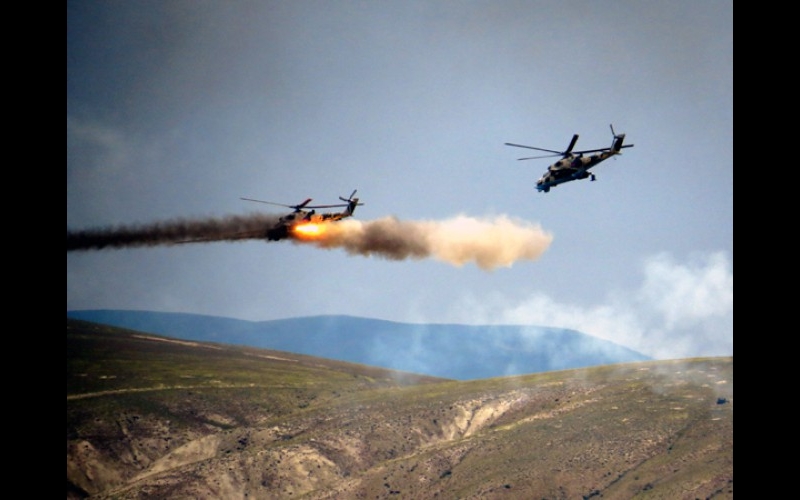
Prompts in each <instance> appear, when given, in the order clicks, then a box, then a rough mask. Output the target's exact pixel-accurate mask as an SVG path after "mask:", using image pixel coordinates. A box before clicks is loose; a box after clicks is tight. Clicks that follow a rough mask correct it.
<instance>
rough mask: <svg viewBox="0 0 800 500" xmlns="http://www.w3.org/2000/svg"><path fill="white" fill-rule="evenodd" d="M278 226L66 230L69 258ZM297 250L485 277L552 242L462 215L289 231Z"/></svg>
mask: <svg viewBox="0 0 800 500" xmlns="http://www.w3.org/2000/svg"><path fill="white" fill-rule="evenodd" d="M278 223H279V217H278V216H275V215H264V214H253V215H247V216H238V215H235V216H228V217H222V218H208V219H177V220H172V221H164V222H154V223H150V224H142V225H129V226H117V227H107V228H100V229H89V230H82V231H70V230H67V251H68V252H69V251H73V250H91V249H94V250H98V249H103V248H128V247H143V246H156V245H174V244H179V243H208V242H215V241H244V240H251V239H258V240H263V241H267V231H268V230H269V229H271V228H273V227H275V226H276V224H278ZM286 238H287V239H289V240H290V241H292V242H293V243H295V244H309V245H315V246H317V247H319V248H324V249H334V248H341V249H344V250H345V251H346V252H347V253H349V254H350V255H363V256H367V257H369V256H377V257H382V258H385V259H389V260H406V259H425V258H435V259H437V260H440V261H442V262H447V263H449V264H452V265H454V266H463V265H464V264H466V263H469V262H474V263H475V265H477V266H478V267H480V268H481V269H483V270H492V269H495V268H497V267H510V266H511V265H513V264H514V263H515V262H517V261H519V260H536V259H538V258H539V257H540V256H541V255H542V254H543V253H544V252H545V250H547V248H548V247H549V246H550V243H551V242H552V241H553V237H552V236H551V235H550V234H549V233H547V232H545V231H543V230H542V229H541V228H540V227H539V226H538V225H533V224H530V223H528V222H524V221H519V220H512V219H510V218H509V217H507V216H497V217H494V218H492V219H487V218H484V219H476V218H473V217H467V216H457V217H454V218H451V219H447V220H441V221H401V220H399V219H397V218H396V217H384V218H382V219H377V220H372V221H358V220H351V219H347V220H341V221H336V222H322V223H303V224H299V225H297V226H295V227H293V228H292V229H291V230H289V231H288V233H287V235H286Z"/></svg>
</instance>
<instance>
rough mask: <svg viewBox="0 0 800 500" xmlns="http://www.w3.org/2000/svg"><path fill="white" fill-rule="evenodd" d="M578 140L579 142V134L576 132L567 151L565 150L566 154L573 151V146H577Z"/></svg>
mask: <svg viewBox="0 0 800 500" xmlns="http://www.w3.org/2000/svg"><path fill="white" fill-rule="evenodd" d="M576 142H578V134H575V135H573V136H572V140H571V141H569V147H568V148H567V149H566V151H564V154H567V153H569V152H570V151H572V148H574V147H575V143H576Z"/></svg>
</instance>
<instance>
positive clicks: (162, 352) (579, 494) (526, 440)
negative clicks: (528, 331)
mask: <svg viewBox="0 0 800 500" xmlns="http://www.w3.org/2000/svg"><path fill="white" fill-rule="evenodd" d="M732 398H733V359H732V358H715V359H697V360H679V361H674V362H644V363H633V364H625V365H614V366H605V367H599V368H590V369H580V370H568V371H563V372H549V373H541V374H535V375H527V376H515V377H502V378H494V379H485V380H476V381H468V382H456V381H448V380H443V379H436V378H432V377H420V376H416V375H414V374H409V373H399V372H392V371H390V370H384V369H378V368H373V367H368V366H363V365H354V364H350V363H343V362H336V361H331V360H324V359H319V358H313V357H308V356H299V355H295V354H290V353H283V352H277V351H266V350H261V349H251V348H243V347H239V346H225V345H221V344H207V343H203V344H194V343H188V342H184V341H175V340H174V339H167V338H163V337H156V336H152V335H142V334H138V333H137V332H132V331H128V330H119V329H114V328H110V327H104V326H100V325H95V324H91V323H84V322H80V321H73V320H68V321H67V489H68V496H69V495H72V496H73V497H79V496H81V494H82V493H84V494H85V493H92V494H93V495H94V496H93V497H94V498H144V497H152V496H159V497H163V496H170V497H178V498H181V497H234V498H235V497H243V496H244V495H245V494H246V495H247V496H248V498H342V497H344V498H355V497H363V498H398V497H399V498H431V497H433V496H434V495H438V497H439V498H495V497H501V496H502V497H510V498H590V497H593V496H597V495H601V494H602V496H603V498H631V497H633V496H637V495H640V496H642V497H651V498H732V496H733V401H732Z"/></svg>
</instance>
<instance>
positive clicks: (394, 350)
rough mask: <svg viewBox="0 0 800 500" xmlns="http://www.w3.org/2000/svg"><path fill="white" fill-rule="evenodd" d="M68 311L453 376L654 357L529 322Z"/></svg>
mask: <svg viewBox="0 0 800 500" xmlns="http://www.w3.org/2000/svg"><path fill="white" fill-rule="evenodd" d="M67 317H68V318H74V319H81V320H85V321H92V322H96V323H101V324H108V325H111V326H117V327H122V328H129V329H134V330H139V331H145V332H150V333H156V334H160V335H167V336H170V337H175V338H179V339H183V340H193V341H204V342H220V343H227V344H235V345H247V346H251V347H259V348H266V349H274V350H279V351H286V352H293V353H297V354H305V355H310V356H318V357H323V358H330V359H336V360H341V361H348V362H353V363H360V364H366V365H372V366H379V367H384V368H389V369H392V370H400V371H406V372H412V373H419V374H425V375H431V376H435V377H441V378H449V379H455V380H472V379H483V378H490V377H497V376H509V375H520V374H527V373H539V372H546V371H557V370H565V369H573V368H583V367H589V366H598V365H606V364H616V363H625V362H635V361H648V360H651V359H652V358H650V357H648V356H646V355H644V354H641V353H639V352H636V351H634V350H632V349H628V348H626V347H624V346H621V345H619V344H615V343H613V342H610V341H605V340H601V339H598V338H596V337H592V336H590V335H587V334H584V333H581V332H577V331H575V330H569V329H562V328H552V327H540V326H527V325H460V324H453V323H402V322H397V321H390V320H382V319H372V318H363V317H358V316H348V315H317V316H302V317H297V318H284V319H276V320H265V321H249V320H241V319H235V318H226V317H220V316H210V315H201V314H193V313H175V312H156V311H142V310H120V309H88V310H72V311H67Z"/></svg>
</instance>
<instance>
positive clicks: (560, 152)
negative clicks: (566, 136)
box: [505, 142, 564, 155]
mask: <svg viewBox="0 0 800 500" xmlns="http://www.w3.org/2000/svg"><path fill="white" fill-rule="evenodd" d="M505 145H506V146H514V147H517V148H527V149H535V150H537V151H547V152H548V153H555V154H557V155H563V154H564V151H555V150H553V149H544V148H536V147H533V146H525V145H523V144H513V143H511V142H506V143H505Z"/></svg>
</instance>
